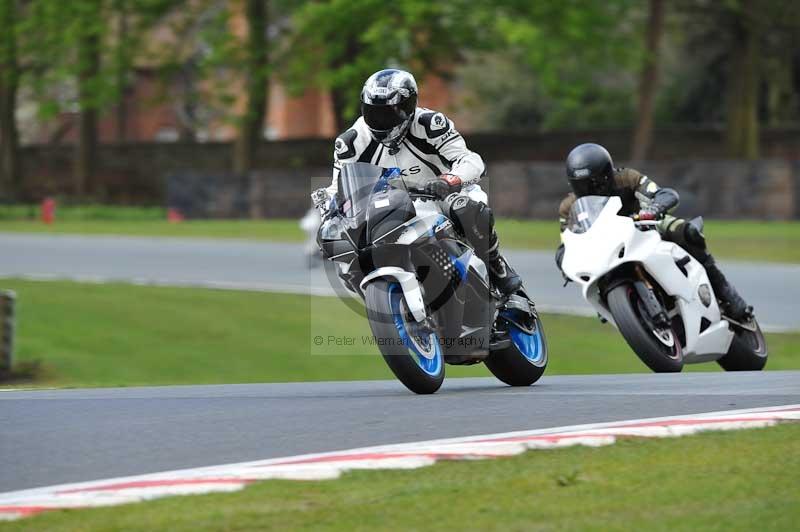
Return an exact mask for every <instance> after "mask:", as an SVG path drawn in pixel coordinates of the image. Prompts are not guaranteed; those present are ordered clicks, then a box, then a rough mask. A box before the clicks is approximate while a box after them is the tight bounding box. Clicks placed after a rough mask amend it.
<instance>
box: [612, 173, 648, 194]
mask: <svg viewBox="0 0 800 532" xmlns="http://www.w3.org/2000/svg"><path fill="white" fill-rule="evenodd" d="M642 177H644V176H643V174H642V173H641V172H639V171H638V170H634V169H633V168H617V169H616V170H615V171H614V184H615V185H616V188H618V189H630V190H635V189H636V188H637V187H638V186H639V183H640V182H641V180H642Z"/></svg>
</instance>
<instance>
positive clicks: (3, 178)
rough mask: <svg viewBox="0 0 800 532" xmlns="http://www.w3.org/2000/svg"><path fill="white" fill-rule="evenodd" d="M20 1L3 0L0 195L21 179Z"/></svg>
mask: <svg viewBox="0 0 800 532" xmlns="http://www.w3.org/2000/svg"><path fill="white" fill-rule="evenodd" d="M16 4H17V2H16V0H0V196H2V195H3V188H5V189H6V191H5V195H6V196H8V197H13V196H14V195H15V194H16V193H17V192H18V188H19V185H20V182H21V178H22V176H21V173H20V172H21V171H20V162H19V133H18V131H17V121H16V117H15V111H16V108H17V90H18V87H19V65H18V62H17V21H16V15H17V13H16V12H17V5H16Z"/></svg>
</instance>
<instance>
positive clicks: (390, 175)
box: [337, 163, 405, 218]
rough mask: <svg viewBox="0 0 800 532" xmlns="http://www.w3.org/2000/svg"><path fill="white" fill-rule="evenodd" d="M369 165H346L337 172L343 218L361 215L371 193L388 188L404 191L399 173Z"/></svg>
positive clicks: (367, 204) (391, 169) (365, 208)
mask: <svg viewBox="0 0 800 532" xmlns="http://www.w3.org/2000/svg"><path fill="white" fill-rule="evenodd" d="M395 170H396V169H394V168H388V169H387V168H382V167H380V166H375V165H374V164H369V163H346V164H343V165H342V170H341V172H339V183H338V184H339V197H338V198H337V199H338V201H339V205H341V212H342V215H343V216H344V217H345V218H356V217H358V216H360V215H362V214H363V213H364V212H365V211H366V210H367V207H368V206H369V199H370V197H371V196H372V194H373V193H375V192H378V191H379V190H384V191H385V190H387V189H388V188H390V187H391V188H400V189H405V184H404V183H403V179H402V177H400V174H399V171H395Z"/></svg>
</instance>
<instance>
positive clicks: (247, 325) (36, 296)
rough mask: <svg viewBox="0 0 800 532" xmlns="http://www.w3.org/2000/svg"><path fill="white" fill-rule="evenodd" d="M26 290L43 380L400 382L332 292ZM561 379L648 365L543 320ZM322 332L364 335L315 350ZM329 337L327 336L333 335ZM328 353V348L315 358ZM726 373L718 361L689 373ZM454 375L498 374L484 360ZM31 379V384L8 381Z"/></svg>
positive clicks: (798, 360) (794, 360)
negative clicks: (321, 294)
mask: <svg viewBox="0 0 800 532" xmlns="http://www.w3.org/2000/svg"><path fill="white" fill-rule="evenodd" d="M0 288H4V289H13V290H15V291H16V292H17V313H18V329H17V360H18V361H19V363H20V364H23V369H25V368H28V370H30V368H31V366H32V365H33V364H34V363H35V362H36V361H38V362H39V364H40V371H39V372H38V376H37V378H36V380H35V383H37V384H41V385H57V386H117V385H120V386H127V385H143V384H202V383H231V382H284V381H309V380H311V381H313V380H354V379H389V378H393V377H392V374H391V373H390V371H389V369H388V368H387V367H386V364H385V363H384V362H383V359H382V358H381V357H380V356H379V355H378V351H377V348H376V347H369V346H367V347H366V348H365V347H363V344H362V343H360V339H361V338H362V337H364V336H369V334H370V332H369V325H368V324H367V322H366V320H365V319H364V318H363V317H362V316H360V315H358V314H356V313H354V312H353V311H351V310H350V309H348V308H347V307H345V305H344V304H343V303H342V302H341V301H339V300H338V299H335V298H323V297H308V296H301V295H290V294H270V293H255V292H237V291H223V290H206V289H195V288H164V287H140V286H130V285H121V284H109V285H97V284H80V283H68V282H35V281H19V280H0ZM543 320H544V325H545V331H546V333H547V337H548V341H549V343H550V353H551V359H550V364H549V367H548V370H547V373H548V374H549V375H554V374H590V373H635V372H642V371H647V369H646V368H645V367H644V365H643V364H641V363H640V362H639V360H638V359H637V358H636V356H635V355H634V354H633V353H632V352H631V351H630V349H629V348H628V347H627V345H626V344H625V343H624V341H623V340H622V338H621V336H620V335H619V334H618V333H617V332H616V330H615V329H614V328H613V327H612V326H611V325H602V324H601V323H599V322H598V321H597V320H594V319H589V318H580V317H570V316H557V315H544V316H543ZM317 335H320V336H322V337H323V338H326V339H327V338H328V336H336V337H350V338H355V339H356V340H357V341H356V346H357V347H358V349H359V351H358V352H359V353H363V354H359V355H353V354H352V353H353V352H354V348H353V347H350V346H329V347H328V346H325V347H323V348H322V349H318V348H315V346H314V345H313V340H312V339H313V337H314V336H317ZM768 341H769V346H770V361H769V363H768V366H767V367H768V368H769V369H794V368H800V334H783V335H768ZM326 343H327V340H326ZM321 351H322V352H325V353H327V354H311V353H312V352H313V353H319V352H321ZM714 370H719V368H718V366H717V365H716V364H701V365H697V366H689V367H687V371H714ZM447 375H448V376H449V377H454V376H456V377H458V376H489V375H490V374H489V372H488V370H486V368H485V367H484V366H483V365H477V366H470V367H457V366H448V367H447ZM20 383H21V384H25V381H24V379H23V380H22V381H16V382H12V383H11V384H20Z"/></svg>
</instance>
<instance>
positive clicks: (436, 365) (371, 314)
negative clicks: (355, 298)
mask: <svg viewBox="0 0 800 532" xmlns="http://www.w3.org/2000/svg"><path fill="white" fill-rule="evenodd" d="M365 303H366V306H367V318H368V319H369V326H370V328H371V329H372V334H373V336H374V337H375V343H376V344H377V345H378V348H379V349H380V352H381V355H382V356H383V359H384V360H385V361H386V364H387V365H388V366H389V369H391V370H392V373H394V374H395V376H396V377H397V378H398V379H399V380H400V382H402V383H403V384H404V385H405V386H406V388H408V389H409V390H411V391H412V392H414V393H418V394H431V393H434V392H436V390H438V389H439V388H440V387H441V385H442V382H443V381H444V357H443V356H442V349H441V345H440V342H439V335H438V334H437V333H436V331H435V330H434V329H432V328H431V327H430V326H429V325H428V324H425V323H419V322H417V321H416V320H415V319H414V317H413V316H412V315H411V313H410V312H409V310H408V307H407V305H406V302H405V298H404V297H403V290H402V288H401V287H400V284H399V283H396V282H392V281H385V280H382V279H379V280H376V281H373V282H372V283H370V284H369V285H367V288H366V293H365Z"/></svg>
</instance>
